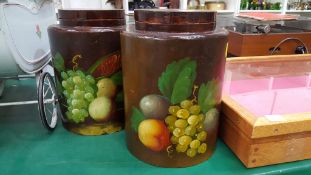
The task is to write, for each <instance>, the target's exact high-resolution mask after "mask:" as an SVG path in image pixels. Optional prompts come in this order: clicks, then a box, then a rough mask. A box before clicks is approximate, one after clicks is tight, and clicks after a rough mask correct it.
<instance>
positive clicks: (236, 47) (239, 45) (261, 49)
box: [228, 31, 311, 57]
mask: <svg viewBox="0 0 311 175" xmlns="http://www.w3.org/2000/svg"><path fill="white" fill-rule="evenodd" d="M287 38H297V39H299V40H301V41H302V42H304V44H306V47H307V48H308V49H309V50H311V32H301V33H268V34H256V33H255V34H252V33H247V34H242V33H239V32H234V31H229V36H228V39H229V48H228V53H229V54H230V55H233V56H239V57H244V56H263V55H271V51H272V50H273V48H274V47H276V46H277V45H278V44H279V43H280V42H281V41H282V40H284V39H287ZM300 45H302V44H301V43H300V42H299V41H298V40H288V41H286V42H284V43H283V44H281V45H280V46H279V49H278V50H277V51H276V52H275V53H274V55H289V54H295V48H296V47H297V46H300Z"/></svg>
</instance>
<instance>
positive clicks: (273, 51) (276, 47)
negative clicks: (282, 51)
mask: <svg viewBox="0 0 311 175" xmlns="http://www.w3.org/2000/svg"><path fill="white" fill-rule="evenodd" d="M290 40H294V41H298V42H300V43H301V44H302V45H303V46H304V47H305V48H306V54H308V53H309V50H308V47H307V45H306V44H305V43H304V42H303V41H301V40H300V39H298V38H285V39H283V40H282V41H280V42H279V43H278V44H277V45H276V46H275V47H273V50H272V51H271V53H270V55H273V54H274V53H275V51H276V50H277V49H278V48H280V45H281V44H283V43H285V42H286V41H290Z"/></svg>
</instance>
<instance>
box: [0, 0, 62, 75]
mask: <svg viewBox="0 0 311 175" xmlns="http://www.w3.org/2000/svg"><path fill="white" fill-rule="evenodd" d="M0 7H1V9H0V13H1V14H0V15H1V19H2V20H1V21H0V22H1V26H0V27H1V30H3V33H4V37H5V40H6V43H7V44H8V46H9V48H10V51H11V53H12V55H13V57H14V59H15V62H16V63H17V64H18V65H19V67H20V68H21V69H22V70H23V71H24V72H27V73H34V72H37V71H39V70H41V69H42V67H44V66H45V65H46V64H47V63H48V62H49V60H50V59H51V55H50V47H49V40H48V34H47V28H48V26H49V25H51V24H54V23H56V14H55V9H54V6H53V3H52V2H51V1H40V6H39V7H40V8H34V9H29V7H25V6H24V5H21V4H12V3H5V4H1V6H0ZM34 7H37V6H34Z"/></svg>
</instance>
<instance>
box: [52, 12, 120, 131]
mask: <svg viewBox="0 0 311 175" xmlns="http://www.w3.org/2000/svg"><path fill="white" fill-rule="evenodd" d="M58 19H59V24H58V25H52V26H50V27H49V28H48V34H49V39H50V46H51V54H52V56H53V65H54V69H55V73H56V86H57V91H58V99H59V102H60V108H61V112H62V115H63V124H64V127H65V128H66V129H68V130H69V131H72V132H74V133H78V134H81V135H101V134H110V133H113V132H116V131H119V130H121V129H122V127H123V123H124V117H123V116H124V114H123V113H124V107H123V92H122V73H121V57H120V31H122V30H123V27H124V25H125V20H124V11H123V10H59V11H58Z"/></svg>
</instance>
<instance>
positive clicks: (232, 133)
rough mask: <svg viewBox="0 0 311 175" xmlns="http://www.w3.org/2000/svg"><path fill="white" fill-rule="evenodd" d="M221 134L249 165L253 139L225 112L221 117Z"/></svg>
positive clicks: (244, 162)
mask: <svg viewBox="0 0 311 175" xmlns="http://www.w3.org/2000/svg"><path fill="white" fill-rule="evenodd" d="M219 134H220V137H221V138H222V140H223V141H224V143H225V144H226V145H228V146H229V148H230V149H231V150H232V151H233V152H234V154H235V155H236V156H237V157H238V158H239V159H240V160H241V161H242V162H243V164H244V165H245V166H247V165H248V162H249V155H250V149H251V145H252V144H251V140H250V139H249V138H248V137H247V136H246V135H245V133H243V132H242V131H241V130H240V129H239V128H238V127H237V126H236V125H234V124H233V123H232V121H231V120H229V119H228V118H227V116H226V115H224V114H222V115H221V118H220V133H219Z"/></svg>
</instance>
